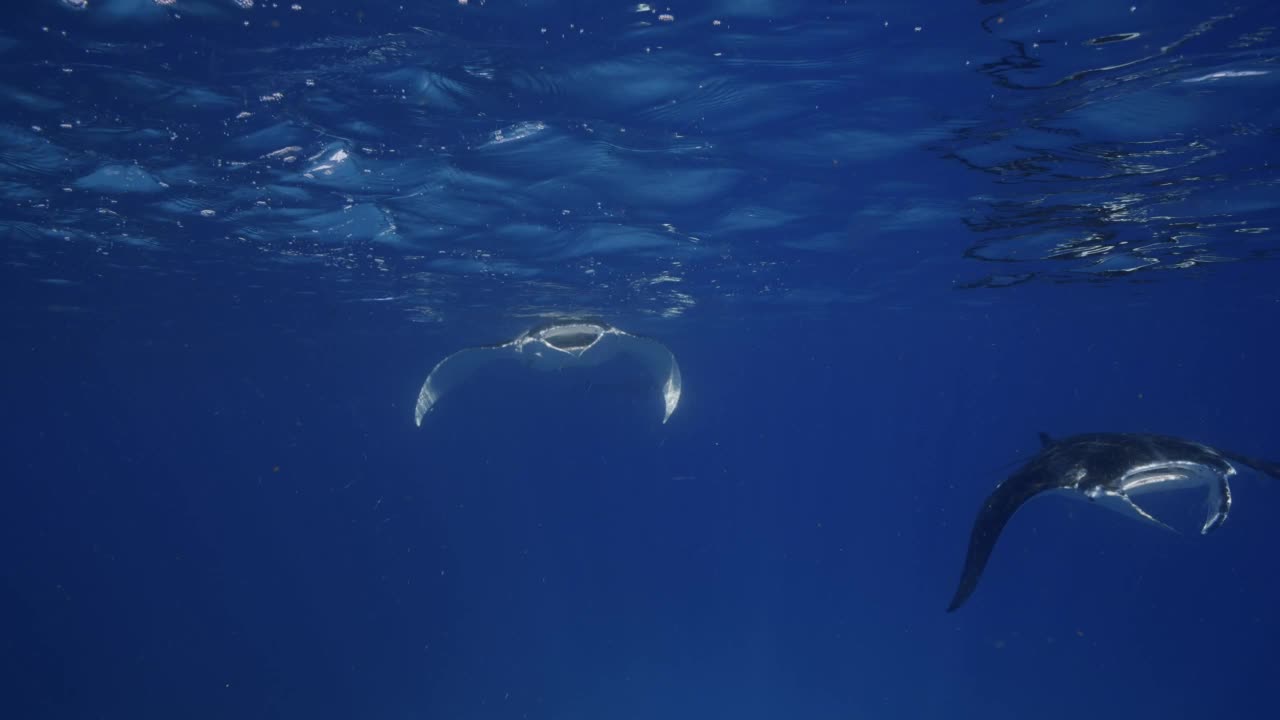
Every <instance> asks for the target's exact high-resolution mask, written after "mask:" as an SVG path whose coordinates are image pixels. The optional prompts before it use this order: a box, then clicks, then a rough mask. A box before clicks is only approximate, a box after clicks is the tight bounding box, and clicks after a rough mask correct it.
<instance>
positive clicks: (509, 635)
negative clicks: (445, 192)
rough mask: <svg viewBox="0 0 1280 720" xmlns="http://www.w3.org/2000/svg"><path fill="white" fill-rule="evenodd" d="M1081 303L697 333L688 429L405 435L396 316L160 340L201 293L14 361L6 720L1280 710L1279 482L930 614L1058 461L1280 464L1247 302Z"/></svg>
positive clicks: (571, 424)
mask: <svg viewBox="0 0 1280 720" xmlns="http://www.w3.org/2000/svg"><path fill="white" fill-rule="evenodd" d="M1248 279H1250V280H1252V281H1255V282H1260V281H1262V279H1263V277H1262V273H1254V274H1253V275H1252V277H1249V278H1248ZM1072 293H1073V291H1071V290H1068V289H1062V288H1051V289H1049V290H1046V291H1045V292H1043V293H1040V294H1039V296H1038V297H1037V298H1036V300H1037V303H1036V307H1035V309H1032V307H1031V305H1015V304H1012V303H1007V304H994V305H991V306H989V307H981V308H974V307H954V306H953V307H949V308H939V309H934V310H921V311H914V312H896V313H895V312H885V311H882V310H878V309H874V308H868V309H866V310H865V311H863V312H845V313H834V312H832V313H822V314H817V315H814V316H812V317H805V318H787V319H785V320H781V319H780V320H774V321H770V320H769V319H768V318H765V319H761V320H758V321H753V320H751V319H749V318H744V319H741V320H737V321H732V322H724V323H720V324H718V326H711V325H708V326H699V325H695V324H689V325H688V326H686V327H684V328H682V329H680V330H678V331H677V332H674V333H672V334H671V335H670V336H669V337H667V338H665V340H666V341H668V342H669V343H670V345H671V347H672V348H673V349H674V350H675V352H676V353H678V355H679V356H680V358H681V361H682V365H683V368H684V377H685V382H686V388H687V394H686V396H685V398H684V402H683V403H682V405H681V407H680V409H679V411H678V412H677V413H676V415H675V416H674V417H673V418H672V420H671V422H670V424H669V425H667V426H661V425H659V424H658V422H657V416H656V414H654V413H653V412H652V411H653V410H654V409H655V408H654V407H652V406H651V405H650V404H646V403H644V402H643V401H641V400H640V399H638V398H637V397H636V394H633V393H630V392H622V391H614V392H610V391H607V390H606V391H604V392H596V391H595V389H594V388H592V389H590V390H588V389H587V388H586V387H585V386H583V387H581V388H580V389H577V388H575V386H573V384H572V383H569V384H561V385H557V386H555V387H553V389H551V390H548V389H545V388H544V389H539V388H538V387H522V386H521V385H520V384H519V383H517V382H516V381H515V380H514V379H513V378H506V379H505V380H503V381H502V382H500V383H499V384H498V387H496V388H491V389H488V390H485V389H476V390H474V391H468V392H467V394H466V395H465V396H464V397H465V398H466V400H467V401H468V405H467V406H461V405H455V406H454V407H452V408H448V409H446V408H444V407H442V408H441V409H440V410H439V411H438V412H437V413H434V414H433V415H432V416H431V417H430V418H429V420H428V422H427V423H426V424H425V425H424V427H423V428H422V429H416V428H414V426H413V424H412V422H411V420H410V408H411V405H410V401H411V400H412V398H413V397H414V394H415V391H416V386H417V384H418V383H419V382H420V380H421V377H422V376H423V374H424V372H425V370H426V369H428V368H429V366H430V365H431V364H432V363H433V362H434V358H436V357H437V356H440V355H441V354H443V353H445V352H447V351H448V348H446V347H443V346H440V345H438V344H437V343H436V342H435V341H434V340H432V339H431V338H429V337H415V336H414V334H412V333H406V332H405V331H404V330H403V329H402V328H401V327H400V326H399V324H398V323H399V321H398V320H397V319H396V318H394V317H391V318H388V317H383V316H379V315H366V316H361V317H355V316H350V317H338V318H335V319H331V320H329V321H327V322H320V321H312V323H313V324H310V325H308V326H307V327H309V328H310V329H311V332H307V333H301V332H299V333H294V334H286V333H282V332H280V331H279V329H278V328H276V327H273V326H275V325H276V324H277V323H285V322H287V321H288V318H296V317H300V316H305V315H306V312H307V311H306V308H304V307H278V308H275V309H274V310H273V311H267V312H265V313H248V312H243V311H242V312H240V313H238V314H234V315H231V316H229V317H227V318H225V319H226V320H228V321H229V322H226V323H225V324H223V325H222V326H221V327H220V330H219V332H218V333H217V334H216V335H214V334H210V333H209V332H208V331H207V330H208V328H209V327H211V326H212V325H213V324H215V320H213V319H211V318H206V319H204V320H201V321H198V322H193V323H190V324H188V325H186V326H175V327H171V328H169V329H168V330H167V331H166V332H164V333H157V332H156V328H157V327H159V326H160V325H161V323H162V321H163V319H164V318H166V317H171V316H172V314H186V313H187V312H189V313H191V316H193V317H199V316H200V315H201V314H202V312H205V311H202V310H201V308H203V307H208V305H212V304H216V302H217V301H218V300H219V298H218V297H217V295H216V293H211V294H208V295H206V294H202V293H199V292H196V293H192V294H191V295H189V296H188V300H187V301H184V303H182V304H179V305H174V304H169V305H167V306H166V307H165V308H164V309H163V310H161V309H152V310H150V311H147V310H141V311H139V312H138V313H137V314H135V315H133V316H132V317H130V318H128V319H127V320H120V321H110V322H88V321H83V320H78V319H75V318H73V319H71V320H70V321H64V322H63V323H60V324H59V325H56V326H55V325H53V324H46V325H43V326H41V327H37V328H31V329H30V330H28V331H27V332H24V333H21V334H19V335H17V336H15V337H13V342H12V345H10V347H11V348H12V351H11V352H10V353H9V354H8V359H7V361H6V362H7V366H6V367H7V371H6V374H5V385H4V391H5V399H6V407H7V408H9V409H10V421H9V423H8V425H7V427H8V428H9V430H8V431H7V432H6V433H5V436H4V441H3V442H4V447H3V456H4V457H5V458H6V466H7V467H8V468H9V469H8V470H6V477H8V478H9V480H8V481H7V484H8V486H9V488H10V492H9V498H10V499H9V501H7V502H6V503H5V505H4V517H3V523H2V526H3V533H4V536H3V544H4V547H5V548H6V549H7V553H6V555H7V557H8V558H9V560H8V562H7V567H6V580H7V583H6V595H7V597H8V598H9V601H7V604H9V609H8V610H7V611H6V617H8V618H9V621H10V622H9V623H8V627H9V628H10V632H8V633H6V636H5V645H6V648H5V653H4V657H5V665H6V667H5V668H3V670H4V676H5V677H6V684H8V685H9V687H10V691H9V692H8V694H7V697H8V698H9V700H8V701H7V702H9V703H14V704H13V705H11V707H14V708H15V710H14V711H13V713H12V715H11V716H13V717H124V716H130V715H137V714H142V715H144V716H153V717H163V716H171V715H173V714H182V715H184V716H188V717H211V718H212V717H227V716H241V717H243V716H253V717H283V716H297V715H308V716H313V717H357V716H359V717H368V716H376V717H422V716H425V717H441V716H465V717H520V716H525V715H527V716H529V717H579V716H582V717H585V716H598V715H601V714H608V715H610V716H622V717H645V716H651V715H667V716H681V717H692V716H698V715H722V714H736V715H742V716H747V717H793V716H796V715H800V714H804V715H814V716H833V717H834V716H839V715H844V714H847V713H850V712H866V713H869V714H872V715H874V716H877V717H925V716H936V715H937V714H945V715H949V716H959V717H983V716H996V717H1019V716H1025V715H1026V714H1031V713H1034V714H1036V715H1038V716H1043V717H1055V718H1056V717H1061V718H1067V717H1073V716H1077V715H1079V714H1081V713H1090V714H1097V715H1099V716H1102V717H1121V716H1123V715H1125V714H1132V713H1139V714H1145V713H1156V714H1163V715H1167V716H1170V717H1189V716H1192V715H1216V714H1219V713H1221V714H1234V715H1239V716H1247V717H1264V716H1267V715H1268V714H1269V712H1270V711H1271V710H1272V709H1273V708H1274V706H1273V705H1272V703H1273V700H1272V699H1271V697H1270V694H1269V693H1267V692H1266V690H1265V688H1267V687H1269V682H1270V680H1269V678H1270V677H1272V676H1273V674H1274V672H1275V670H1276V660H1275V657H1274V653H1273V652H1272V650H1271V648H1272V646H1273V645H1274V644H1275V641H1276V640H1277V629H1276V625H1275V623H1274V620H1273V615H1272V612H1271V607H1272V605H1273V598H1274V597H1275V593H1276V592H1277V576H1276V571H1275V568H1274V566H1273V564H1272V563H1271V562H1269V559H1268V558H1269V557H1270V554H1271V549H1273V548H1274V547H1275V543H1276V539H1275V536H1274V533H1275V526H1274V523H1273V522H1272V517H1273V513H1274V509H1275V508H1276V507H1277V506H1280V488H1276V487H1275V486H1274V485H1273V484H1269V483H1268V482H1264V481H1261V480H1259V479H1257V478H1256V477H1254V476H1244V477H1242V478H1241V479H1240V480H1239V481H1238V482H1237V483H1236V505H1235V508H1234V509H1233V511H1232V515H1231V518H1230V521H1229V522H1228V523H1227V524H1226V526H1225V527H1224V528H1222V530H1221V531H1219V532H1217V533H1215V534H1214V535H1212V536H1210V537H1207V538H1200V537H1196V536H1187V537H1172V536H1168V535H1166V534H1164V533H1162V532H1157V531H1155V530H1154V529H1152V528H1147V527H1142V526H1139V525H1138V524H1136V523H1132V522H1131V521H1128V520H1127V519H1125V518H1122V517H1120V516H1114V515H1112V514H1110V513H1106V512H1104V511H1101V510H1096V509H1094V508H1088V507H1087V506H1083V505H1076V504H1073V503H1070V502H1067V501H1061V500H1056V499H1044V500H1040V501H1037V502H1035V503H1033V504H1031V505H1029V506H1028V507H1027V508H1026V509H1025V510H1024V512H1023V513H1022V514H1020V515H1019V516H1018V517H1017V518H1016V519H1015V520H1014V522H1013V523H1012V524H1011V526H1010V528H1009V529H1008V531H1007V532H1006V535H1005V537H1004V541H1003V543H1002V544H1001V545H1000V547H999V548H998V550H997V553H996V556H995V558H994V560H993V562H992V564H991V567H990V569H989V571H988V573H987V577H986V578H985V582H984V583H983V585H982V586H981V587H980V588H979V591H978V593H977V595H976V596H975V597H974V599H973V601H972V602H971V603H970V605H968V606H966V607H965V608H964V609H963V610H961V611H960V612H959V613H956V614H953V615H948V614H944V613H943V612H942V609H943V607H944V606H945V602H946V599H947V598H948V597H949V594H950V592H951V590H952V587H953V586H952V584H953V582H954V581H955V578H956V576H957V573H958V570H959V562H960V560H961V558H962V553H963V543H964V541H965V539H966V537H967V533H968V525H969V522H970V520H971V513H972V512H973V511H974V510H975V509H976V506H977V504H978V503H979V502H980V500H981V498H982V496H983V495H984V494H985V492H986V491H987V490H988V489H989V488H990V486H991V485H993V484H994V482H996V481H998V479H999V478H1001V477H1002V476H1003V473H1004V471H1005V467H1006V463H1007V462H1009V461H1015V460H1017V459H1018V458H1020V457H1025V456H1026V455H1027V454H1028V453H1030V452H1032V451H1034V448H1035V447H1036V441H1035V436H1034V434H1035V432H1036V431H1037V430H1039V429H1041V428H1044V429H1048V430H1051V431H1054V432H1057V433H1066V432H1074V431H1085V430H1096V429H1120V430H1157V431H1163V432H1171V433H1179V434H1185V435H1187V436H1191V437H1196V438H1199V439H1203V440H1205V441H1207V442H1215V443H1219V444H1226V445H1228V446H1230V447H1234V448H1238V449H1241V450H1242V451H1244V452H1266V451H1268V449H1269V448H1271V447H1272V435H1273V432H1272V428H1273V427H1274V425H1273V424H1272V422H1271V420H1270V417H1271V413H1272V409H1273V408H1274V407H1275V406H1276V404H1277V401H1278V400H1280V394H1278V392H1277V390H1276V388H1275V387H1274V385H1271V384H1269V383H1267V382H1260V381H1259V380H1258V379H1259V378H1263V379H1265V378H1267V377H1269V373H1270V372H1271V370H1270V369H1271V367H1272V365H1273V362H1274V361H1273V358H1274V357H1275V355H1276V352H1277V349H1278V348H1277V341H1276V339H1275V335H1274V333H1271V332H1268V331H1266V329H1265V328H1259V327H1258V325H1257V318H1255V317H1250V316H1249V315H1248V314H1246V313H1243V312H1241V311H1240V310H1237V309H1235V308H1233V307H1232V306H1231V303H1230V302H1229V301H1230V299H1231V295H1230V294H1229V293H1225V292H1222V289H1221V288H1217V287H1215V286H1214V285H1213V284H1211V283H1208V282H1202V283H1201V282H1191V283H1188V284H1186V285H1184V286H1180V287H1179V288H1177V292H1176V293H1175V292H1159V291H1154V290H1151V289H1148V290H1142V291H1137V290H1133V289H1128V288H1126V289H1120V290H1116V291H1111V290H1098V291H1096V292H1095V294H1094V295H1093V296H1092V297H1091V298H1087V299H1086V300H1084V301H1081V300H1077V299H1073V301H1072V303H1071V308H1070V311H1067V310H1066V309H1065V308H1064V307H1063V306H1062V303H1064V302H1065V301H1066V299H1067V298H1068V296H1070V295H1072ZM1028 299H1030V298H1028ZM118 301H120V302H122V303H124V302H126V300H125V298H124V297H121V298H119V299H118ZM187 303H190V304H189V305H188V304H187ZM1156 309H1158V310H1159V313H1160V317H1162V318H1164V320H1163V321H1161V320H1157V319H1154V318H1153V313H1154V312H1155V310H1156ZM646 398H647V396H646ZM648 399H651V398H648Z"/></svg>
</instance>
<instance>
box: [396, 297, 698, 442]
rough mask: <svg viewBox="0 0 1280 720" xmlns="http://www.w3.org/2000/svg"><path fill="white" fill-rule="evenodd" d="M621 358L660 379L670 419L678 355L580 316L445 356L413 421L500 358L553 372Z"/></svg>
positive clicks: (665, 416)
mask: <svg viewBox="0 0 1280 720" xmlns="http://www.w3.org/2000/svg"><path fill="white" fill-rule="evenodd" d="M618 357H629V358H631V359H633V360H638V361H639V362H640V364H641V365H643V366H644V368H645V369H647V370H648V371H649V373H650V374H651V375H653V376H654V378H655V380H657V382H658V383H660V385H661V388H660V392H661V393H662V404H663V414H662V422H664V423H665V422H666V421H667V420H668V419H669V418H670V417H671V413H673V412H675V411H676V405H677V404H679V402H680V387H681V381H680V366H679V365H678V364H676V357H675V355H672V354H671V351H670V350H668V349H667V348H666V346H664V345H663V344H662V343H660V342H658V341H656V340H651V339H649V338H646V337H642V336H640V335H632V334H631V333H627V332H623V331H621V330H619V329H617V328H615V327H610V326H609V325H606V324H604V323H602V322H595V321H576V320H575V321H561V322H555V323H550V324H547V325H543V326H540V327H537V328H534V329H532V330H528V331H526V332H523V333H521V334H520V336H519V337H517V338H516V339H515V340H512V341H511V342H505V343H502V344H500V345H485V346H481V347H471V348H465V349H462V350H459V351H458V352H456V353H454V354H452V355H450V356H449V357H446V358H445V359H443V360H441V361H440V362H439V363H437V364H436V366H435V367H434V368H433V369H432V370H431V374H429V375H427V379H426V381H425V382H423V383H422V389H421V390H420V391H418V402H417V404H416V405H415V406H414V411H413V421H414V422H415V423H416V424H417V425H419V426H421V425H422V418H423V417H424V416H425V415H426V414H427V413H428V412H431V410H432V408H434V407H435V406H436V403H438V402H439V401H440V398H441V397H442V396H443V395H444V394H445V393H447V392H449V391H450V390H452V389H453V388H454V387H456V386H458V385H460V384H461V383H463V382H464V381H466V380H468V379H470V378H471V377H473V376H474V375H475V374H476V373H477V372H479V371H481V370H483V369H485V368H486V367H488V366H490V365H491V364H493V363H496V362H500V361H504V360H507V361H510V360H515V361H521V362H523V363H524V364H525V365H526V366H527V367H529V368H530V369H532V370H537V371H543V372H548V371H553V370H563V369H565V368H570V367H590V366H593V365H600V364H602V363H604V362H606V361H608V360H612V359H614V358H618Z"/></svg>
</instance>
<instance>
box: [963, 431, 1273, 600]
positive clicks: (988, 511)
mask: <svg viewBox="0 0 1280 720" xmlns="http://www.w3.org/2000/svg"><path fill="white" fill-rule="evenodd" d="M1040 444H1041V447H1040V452H1038V453H1036V454H1035V456H1033V457H1032V458H1031V459H1030V460H1029V461H1027V463H1026V464H1025V465H1023V466H1022V467H1021V468H1019V469H1018V470H1017V471H1016V472H1015V473H1013V475H1010V476H1009V478H1008V479H1006V480H1005V481H1004V482H1002V483H1000V485H999V486H998V487H996V489H995V491H993V492H992V493H991V495H990V496H988V497H987V499H986V501H985V502H984V503H983V504H982V508H981V509H980V510H979V511H978V516H977V519H976V520H975V521H974V524H973V532H972V533H971V535H970V537H969V551H968V554H967V555H966V556H965V561H964V570H963V571H962V572H961V574H960V585H959V587H958V588H956V592H955V596H954V597H953V598H952V600H951V605H950V606H949V607H948V608H947V612H952V611H954V610H956V609H957V608H959V607H960V606H961V605H963V604H964V603H965V601H966V600H968V599H969V596H970V595H972V594H973V591H974V589H975V588H976V587H977V586H978V580H979V579H980V578H981V577H982V571H983V569H984V568H985V567H986V566H987V560H988V559H989V558H990V557H991V551H992V550H993V549H994V548H995V546H996V540H997V539H998V538H999V537H1000V532H1001V531H1002V530H1004V526H1005V525H1006V524H1007V523H1008V522H1009V518H1011V517H1013V514H1014V513H1015V512H1017V511H1018V508H1020V507H1022V505H1023V504H1024V503H1026V502H1027V501H1028V500H1030V499H1031V498H1033V497H1035V496H1037V495H1039V494H1041V493H1045V492H1050V491H1065V492H1068V493H1071V494H1074V495H1076V496H1077V497H1081V498H1083V499H1086V500H1089V501H1091V502H1095V503H1098V504H1101V505H1103V506H1105V507H1108V508H1111V509H1114V510H1118V511H1120V512H1122V513H1124V514H1126V515H1129V516H1131V517H1134V518H1137V519H1138V520H1141V521H1142V522H1145V523H1148V524H1153V525H1157V526H1159V527H1163V528H1166V529H1170V530H1172V528H1170V527H1169V526H1168V525H1166V524H1165V523H1163V522H1161V521H1160V520H1157V519H1156V518H1155V517H1153V516H1152V515H1151V514H1150V513H1148V512H1147V511H1146V510H1143V509H1142V508H1141V507H1139V506H1138V505H1137V504H1136V503H1135V502H1134V501H1133V497H1134V496H1137V495H1142V494H1144V493H1151V492H1161V491H1166V490H1174V489H1179V488H1185V487H1204V488H1206V489H1207V491H1208V506H1209V510H1208V517H1207V518H1206V519H1205V521H1204V526H1203V527H1202V528H1201V529H1200V532H1201V534H1207V533H1209V532H1212V531H1213V530H1215V529H1216V528H1218V527H1221V526H1222V523H1223V522H1225V521H1226V519H1227V512H1228V511H1229V510H1230V509H1231V485H1230V483H1229V479H1230V478H1231V477H1232V476H1233V475H1235V474H1236V469H1235V467H1234V466H1232V464H1231V462H1232V461H1234V462H1237V463H1240V464H1242V465H1246V466H1248V467H1251V468H1253V469H1255V470H1257V471H1259V472H1262V473H1265V474H1267V475H1270V476H1271V477H1273V478H1276V479H1280V464H1277V463H1275V462H1270V461H1267V460H1259V459H1257V458H1252V457H1248V456H1245V455H1240V454H1237V453H1232V452H1226V451H1223V450H1217V449H1214V448H1211V447H1209V446H1207V445H1202V444H1200V443H1197V442H1192V441H1190V440H1183V439H1180V438H1176V437H1169V436H1167V435H1151V434H1141V433H1090V434H1084V435H1074V436H1071V437H1066V438H1062V439H1059V440H1055V439H1053V438H1051V437H1049V436H1048V435H1046V434H1044V433H1041V434H1040Z"/></svg>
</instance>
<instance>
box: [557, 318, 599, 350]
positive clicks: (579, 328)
mask: <svg viewBox="0 0 1280 720" xmlns="http://www.w3.org/2000/svg"><path fill="white" fill-rule="evenodd" d="M606 332H607V331H606V329H605V328H604V327H602V326H600V325H591V324H587V323H581V324H574V325H562V326H560V327H555V328H551V329H549V330H547V331H545V332H543V333H542V336H541V340H542V342H544V343H546V344H547V345H550V346H551V347H553V348H555V349H556V350H563V351H565V352H577V353H581V352H583V351H585V350H588V349H590V348H591V346H593V345H595V344H596V343H597V342H599V341H600V338H601V337H603V336H604V334H605V333H606Z"/></svg>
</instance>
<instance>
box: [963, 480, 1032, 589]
mask: <svg viewBox="0 0 1280 720" xmlns="http://www.w3.org/2000/svg"><path fill="white" fill-rule="evenodd" d="M1050 489H1052V486H1049V485H1046V484H1044V483H1041V482H1036V480H1035V478H1032V477H1027V476H1025V475H1022V474H1016V475H1013V476H1012V477H1010V478H1009V479H1007V480H1005V481H1004V482H1003V483H1001V484H1000V485H999V487H997V488H996V489H995V490H994V491H993V492H992V493H991V495H989V496H988V497H987V499H986V500H985V501H984V502H983V503H982V509H981V510H979V511H978V517H977V518H976V519H975V520H974V522H973V530H972V532H970V534H969V549H968V551H967V553H966V554H965V558H964V569H963V570H961V572H960V584H959V586H957V587H956V593H955V595H954V596H952V598H951V604H950V605H948V606H947V612H953V611H955V610H956V609H958V608H959V607H960V606H961V605H963V604H964V603H965V601H966V600H968V599H969V596H970V595H972V594H973V591H974V590H975V589H976V588H977V587H978V581H979V580H980V579H982V571H983V570H985V569H986V567H987V561H988V560H990V559H991V551H992V550H994V549H995V546H996V540H998V539H999V538H1000V533H1001V531H1003V530H1004V527H1005V525H1007V524H1008V523H1009V519H1010V518H1012V517H1013V514H1014V513H1015V512H1017V511H1018V508H1020V507H1022V505H1023V504H1024V503H1026V502H1027V501H1028V500H1030V499H1031V498H1033V497H1035V496H1036V495H1038V494H1039V493H1041V492H1043V491H1045V490H1050Z"/></svg>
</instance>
